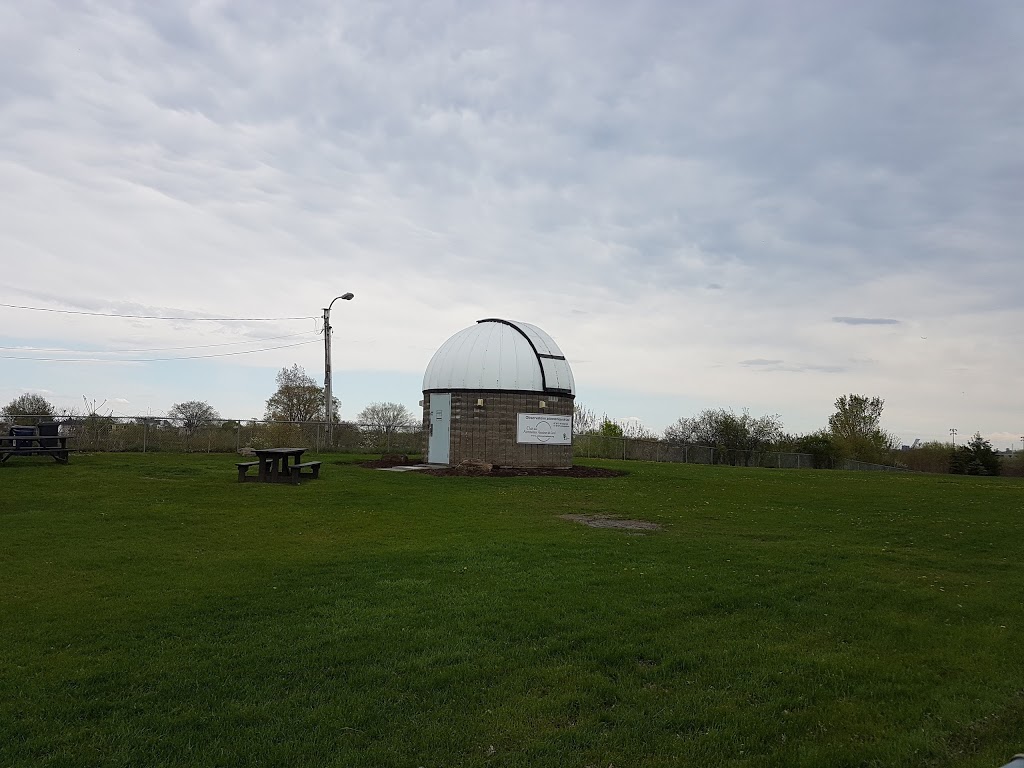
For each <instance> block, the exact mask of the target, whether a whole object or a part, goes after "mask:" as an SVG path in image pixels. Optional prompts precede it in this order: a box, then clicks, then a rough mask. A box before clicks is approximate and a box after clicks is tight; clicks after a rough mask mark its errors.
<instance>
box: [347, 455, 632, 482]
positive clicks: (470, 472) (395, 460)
mask: <svg viewBox="0 0 1024 768" xmlns="http://www.w3.org/2000/svg"><path fill="white" fill-rule="evenodd" d="M422 463H423V462H422V461H420V460H419V459H410V458H409V457H408V456H405V455H403V454H388V455H385V456H382V457H381V458H379V459H376V460H374V461H364V462H362V463H360V464H359V466H361V467H366V468H367V469H390V468H391V467H410V466H418V465H421V464H422ZM420 474H421V475H433V476H434V477H583V478H590V477H621V476H622V475H625V474H627V473H626V472H621V471H618V470H614V469H602V468H600V467H580V466H573V467H561V468H557V467H499V466H493V465H491V464H484V463H481V462H463V463H462V464H457V465H455V466H454V467H437V468H436V469H423V470H420Z"/></svg>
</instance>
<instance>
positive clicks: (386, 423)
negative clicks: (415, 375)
mask: <svg viewBox="0 0 1024 768" xmlns="http://www.w3.org/2000/svg"><path fill="white" fill-rule="evenodd" d="M356 421H357V422H358V423H359V426H360V427H366V428H367V429H368V432H369V434H370V435H372V436H374V437H375V438H376V440H375V441H374V442H375V443H377V444H378V447H380V444H381V443H383V447H384V448H385V449H386V450H390V449H391V436H392V435H393V434H394V433H395V432H398V431H399V430H401V429H403V428H405V427H411V426H412V425H413V424H415V423H416V419H415V418H414V417H413V415H412V413H410V412H409V409H408V408H406V407H405V406H404V405H400V404H399V403H370V404H369V405H368V406H366V407H365V408H363V410H361V411H360V412H359V415H358V416H356Z"/></svg>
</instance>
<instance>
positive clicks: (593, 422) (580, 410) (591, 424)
mask: <svg viewBox="0 0 1024 768" xmlns="http://www.w3.org/2000/svg"><path fill="white" fill-rule="evenodd" d="M596 428H597V415H596V414H595V413H594V412H593V411H592V410H590V409H589V408H586V407H584V406H583V405H581V404H579V403H574V404H573V406H572V434H573V436H574V437H575V436H579V435H586V434H589V433H591V432H593V431H594V430H595V429H596Z"/></svg>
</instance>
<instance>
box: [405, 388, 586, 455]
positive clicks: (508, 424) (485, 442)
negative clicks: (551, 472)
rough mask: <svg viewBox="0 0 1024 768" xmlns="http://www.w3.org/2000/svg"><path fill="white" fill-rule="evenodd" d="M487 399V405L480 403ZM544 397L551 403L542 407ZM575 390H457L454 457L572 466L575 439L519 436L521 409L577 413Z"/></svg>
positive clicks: (426, 404)
mask: <svg viewBox="0 0 1024 768" xmlns="http://www.w3.org/2000/svg"><path fill="white" fill-rule="evenodd" d="M477 400H483V401H484V404H483V407H478V406H477V404H476V403H477ZM542 400H543V401H544V403H545V404H546V406H547V407H546V408H541V407H540V403H541V401H542ZM572 407H573V397H572V396H571V395H552V394H546V395H542V394H540V393H531V392H501V393H494V392H452V420H451V444H450V450H451V454H450V458H449V463H451V464H458V463H459V462H460V461H463V460H465V459H480V460H481V461H486V462H488V463H489V464H497V465H499V466H502V467H571V466H572V446H571V445H526V444H520V443H517V442H516V420H517V419H516V417H517V414H520V413H547V414H551V415H554V416H570V415H572ZM429 415H430V394H429V393H427V392H424V393H423V427H424V434H428V433H429V430H430V419H429Z"/></svg>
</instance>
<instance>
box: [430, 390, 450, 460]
mask: <svg viewBox="0 0 1024 768" xmlns="http://www.w3.org/2000/svg"><path fill="white" fill-rule="evenodd" d="M451 421H452V396H451V395H450V394H448V395H440V394H436V393H431V395H430V439H429V442H428V443H427V463H428V464H447V463H448V451H449V448H450V443H451Z"/></svg>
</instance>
